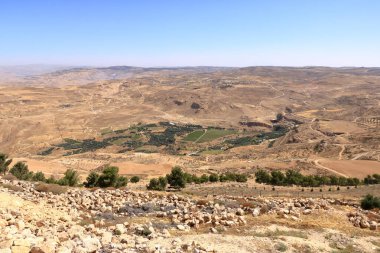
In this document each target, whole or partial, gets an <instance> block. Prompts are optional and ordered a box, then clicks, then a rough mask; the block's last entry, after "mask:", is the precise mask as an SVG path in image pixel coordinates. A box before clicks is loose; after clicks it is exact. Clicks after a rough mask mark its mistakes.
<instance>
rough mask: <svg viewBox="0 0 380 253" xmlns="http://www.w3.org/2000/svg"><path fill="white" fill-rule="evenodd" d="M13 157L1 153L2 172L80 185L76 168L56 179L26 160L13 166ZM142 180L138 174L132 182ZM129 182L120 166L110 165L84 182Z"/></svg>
mask: <svg viewBox="0 0 380 253" xmlns="http://www.w3.org/2000/svg"><path fill="white" fill-rule="evenodd" d="M11 163H12V159H9V157H8V156H7V155H5V154H1V153H0V173H1V174H3V175H5V174H6V173H7V172H9V173H10V174H12V175H13V176H15V177H16V178H17V179H19V180H26V181H38V182H44V183H48V184H59V185H67V186H77V185H80V177H79V174H78V172H77V171H76V170H73V169H68V170H66V172H65V173H64V175H63V177H62V178H60V179H55V178H54V177H53V176H50V177H49V178H46V177H45V174H44V173H43V172H36V173H33V172H32V171H29V168H28V165H27V164H26V163H24V162H17V163H16V164H15V165H13V167H12V168H9V167H10V164H11ZM139 181H140V178H139V177H138V176H133V177H131V179H130V182H132V183H137V182H139ZM127 183H128V179H127V178H126V177H124V176H119V168H118V167H113V166H109V167H106V168H105V169H104V170H103V171H102V173H101V174H98V173H96V172H91V173H90V174H89V175H88V177H87V180H86V181H85V182H84V183H83V185H84V186H86V187H115V188H118V187H123V186H126V185H127Z"/></svg>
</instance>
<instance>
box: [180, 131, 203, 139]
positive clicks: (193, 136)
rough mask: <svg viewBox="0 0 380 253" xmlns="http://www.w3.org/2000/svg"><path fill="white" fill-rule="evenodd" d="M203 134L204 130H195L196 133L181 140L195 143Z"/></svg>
mask: <svg viewBox="0 0 380 253" xmlns="http://www.w3.org/2000/svg"><path fill="white" fill-rule="evenodd" d="M204 132H205V131H204V130H197V131H194V132H191V133H189V134H188V135H187V136H186V137H185V138H184V139H183V140H184V141H196V140H198V138H199V137H201V136H202V134H204Z"/></svg>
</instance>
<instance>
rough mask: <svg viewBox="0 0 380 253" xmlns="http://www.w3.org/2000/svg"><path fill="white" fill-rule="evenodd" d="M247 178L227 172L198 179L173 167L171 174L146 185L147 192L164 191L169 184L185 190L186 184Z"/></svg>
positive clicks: (152, 180) (237, 180)
mask: <svg viewBox="0 0 380 253" xmlns="http://www.w3.org/2000/svg"><path fill="white" fill-rule="evenodd" d="M247 180H248V178H247V175H245V174H238V173H233V172H227V173H224V174H221V175H218V174H211V175H207V174H203V175H202V176H200V177H198V176H197V175H195V174H189V173H186V172H184V171H183V170H182V169H181V168H180V167H178V166H175V167H174V168H173V169H172V171H171V173H170V174H168V175H166V177H159V178H153V179H151V180H150V182H149V184H148V185H147V189H148V190H155V191H164V190H165V189H166V187H167V185H168V184H169V185H170V187H172V188H174V189H181V188H185V186H186V184H190V183H195V184H202V183H207V182H226V181H234V182H247Z"/></svg>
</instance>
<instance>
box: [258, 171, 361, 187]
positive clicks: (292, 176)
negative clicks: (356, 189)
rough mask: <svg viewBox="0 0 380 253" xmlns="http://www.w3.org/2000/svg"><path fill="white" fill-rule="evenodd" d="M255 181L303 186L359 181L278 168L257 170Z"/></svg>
mask: <svg viewBox="0 0 380 253" xmlns="http://www.w3.org/2000/svg"><path fill="white" fill-rule="evenodd" d="M255 176H256V182H257V183H264V184H271V185H278V186H287V185H299V186H303V187H319V186H321V185H339V186H357V185H359V184H360V183H361V181H360V180H359V179H358V178H345V177H336V176H318V175H308V176H305V175H302V174H301V173H299V172H298V171H294V170H288V171H286V172H285V174H284V173H283V172H281V171H279V170H275V171H271V172H270V173H269V172H268V171H265V170H258V171H257V172H256V173H255Z"/></svg>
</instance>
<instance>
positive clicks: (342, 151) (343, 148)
mask: <svg viewBox="0 0 380 253" xmlns="http://www.w3.org/2000/svg"><path fill="white" fill-rule="evenodd" d="M336 145H338V146H340V147H341V148H342V149H341V150H340V152H339V160H342V157H343V153H344V151H345V150H346V145H344V144H336Z"/></svg>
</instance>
